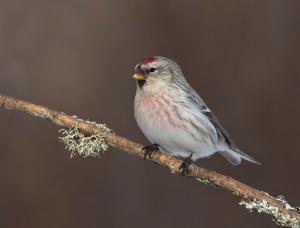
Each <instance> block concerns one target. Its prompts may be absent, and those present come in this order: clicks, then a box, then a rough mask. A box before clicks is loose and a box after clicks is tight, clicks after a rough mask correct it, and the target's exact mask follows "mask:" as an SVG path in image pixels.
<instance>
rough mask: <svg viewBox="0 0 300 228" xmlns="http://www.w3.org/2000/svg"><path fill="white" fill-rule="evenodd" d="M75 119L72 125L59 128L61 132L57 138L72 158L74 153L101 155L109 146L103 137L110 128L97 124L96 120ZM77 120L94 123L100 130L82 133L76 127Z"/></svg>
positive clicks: (85, 155) (88, 155)
mask: <svg viewBox="0 0 300 228" xmlns="http://www.w3.org/2000/svg"><path fill="white" fill-rule="evenodd" d="M76 119H77V118H76ZM77 121H78V122H76V124H75V125H74V126H73V127H71V128H63V129H60V130H59V132H60V133H61V134H62V137H59V139H60V141H62V142H63V143H64V144H65V145H66V146H65V148H66V150H68V151H70V153H71V154H70V157H71V158H72V157H74V156H75V155H76V154H77V155H80V156H82V157H84V158H86V157H98V156H101V155H102V154H103V153H104V152H105V151H106V150H107V149H108V147H109V146H108V144H107V143H106V141H105V137H106V135H107V133H109V132H111V129H109V128H108V127H106V125H105V124H97V123H96V122H91V121H84V120H82V119H77ZM79 122H86V123H90V124H94V125H96V126H97V127H98V128H99V129H101V130H100V132H99V133H98V134H92V135H87V134H84V133H82V132H81V131H80V129H79V128H78V123H79Z"/></svg>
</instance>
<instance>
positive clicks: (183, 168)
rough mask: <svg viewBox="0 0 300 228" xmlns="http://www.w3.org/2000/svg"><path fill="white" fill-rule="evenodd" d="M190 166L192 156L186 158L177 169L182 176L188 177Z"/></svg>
mask: <svg viewBox="0 0 300 228" xmlns="http://www.w3.org/2000/svg"><path fill="white" fill-rule="evenodd" d="M191 164H192V154H191V155H190V156H188V157H187V158H186V159H184V161H183V162H182V163H181V165H180V167H179V171H180V173H181V175H183V176H190V175H191V171H190V170H189V166H190V165H191Z"/></svg>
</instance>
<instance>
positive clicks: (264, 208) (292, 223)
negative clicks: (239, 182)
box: [239, 199, 300, 228]
mask: <svg viewBox="0 0 300 228" xmlns="http://www.w3.org/2000/svg"><path fill="white" fill-rule="evenodd" d="M278 200H280V199H278ZM285 202H286V201H285ZM239 204H240V205H243V206H245V207H246V208H247V209H248V210H250V212H252V211H253V210H254V209H255V210H257V212H258V213H261V212H264V213H266V214H269V215H272V217H273V220H274V221H275V222H276V223H277V224H278V225H281V226H287V227H291V228H300V224H299V222H298V221H297V220H296V219H295V218H291V217H290V216H289V215H287V214H285V213H283V212H281V211H280V210H279V209H278V208H277V207H274V206H271V205H269V204H268V203H267V202H266V201H265V200H262V201H261V200H256V199H253V200H251V199H242V200H241V201H240V203H239ZM286 206H287V207H290V209H293V208H292V207H291V206H290V205H286ZM287 209H288V208H287Z"/></svg>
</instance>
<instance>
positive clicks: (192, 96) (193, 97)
mask: <svg viewBox="0 0 300 228" xmlns="http://www.w3.org/2000/svg"><path fill="white" fill-rule="evenodd" d="M190 89H191V93H189V97H188V99H189V100H190V101H192V102H193V103H194V104H196V105H197V106H198V108H199V110H200V111H201V113H203V114H204V115H205V116H206V117H207V118H208V119H209V121H210V122H211V123H212V124H213V125H214V127H215V129H216V131H217V136H218V139H219V141H224V142H225V143H226V144H227V145H228V146H229V148H231V149H232V150H238V151H239V149H238V148H237V146H236V145H235V143H234V141H233V140H232V139H231V137H230V136H229V134H228V133H227V131H226V130H225V129H224V128H223V127H222V125H221V124H220V122H219V121H218V119H217V117H216V116H215V115H214V114H213V112H212V111H211V110H210V109H209V108H208V107H207V105H206V104H205V103H204V101H203V100H202V98H201V97H200V96H199V95H198V94H197V92H196V91H195V90H194V89H193V88H190Z"/></svg>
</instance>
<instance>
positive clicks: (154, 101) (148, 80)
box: [132, 56, 260, 174]
mask: <svg viewBox="0 0 300 228" xmlns="http://www.w3.org/2000/svg"><path fill="white" fill-rule="evenodd" d="M132 78H134V79H135V80H136V82H137V83H136V84H137V89H136V94H135V99H134V117H135V120H136V122H137V125H138V126H139V128H140V129H141V130H142V132H143V133H144V135H145V136H146V138H147V139H148V140H149V141H150V143H151V144H150V145H147V146H144V147H143V150H144V151H145V157H144V158H146V157H147V156H148V157H149V158H151V154H152V153H153V152H154V151H156V150H159V151H161V152H162V153H166V154H171V155H174V156H175V157H179V158H184V161H183V162H182V165H181V166H180V169H181V171H182V173H186V174H187V173H188V167H189V165H190V164H191V163H192V162H193V161H196V160H198V159H200V158H204V157H210V156H211V155H213V154H215V153H219V154H221V155H222V156H223V157H225V158H226V159H227V160H228V161H229V162H230V163H231V164H232V165H238V164H240V163H241V161H242V159H244V160H246V161H249V162H252V163H255V164H260V162H259V161H257V160H256V159H254V158H253V157H251V156H249V155H247V154H246V153H244V152H242V151H241V150H240V149H239V148H238V147H237V146H236V144H235V143H234V141H233V140H232V139H231V137H230V135H229V134H228V133H227V131H226V130H225V129H224V128H223V127H222V125H221V124H220V122H219V121H218V119H217V117H216V116H215V114H214V113H213V112H212V111H211V110H210V109H209V108H208V106H207V105H206V104H205V103H204V101H203V99H202V98H201V97H200V96H199V95H198V93H197V92H196V91H195V90H194V89H193V88H192V87H191V85H190V84H189V83H188V81H187V80H186V78H185V76H184V74H183V72H182V70H181V68H180V66H179V65H178V64H177V63H176V62H175V61H173V60H171V59H169V58H166V57H161V56H153V57H147V58H144V59H142V61H141V62H139V63H138V64H137V65H136V66H135V68H134V75H133V76H132Z"/></svg>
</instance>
